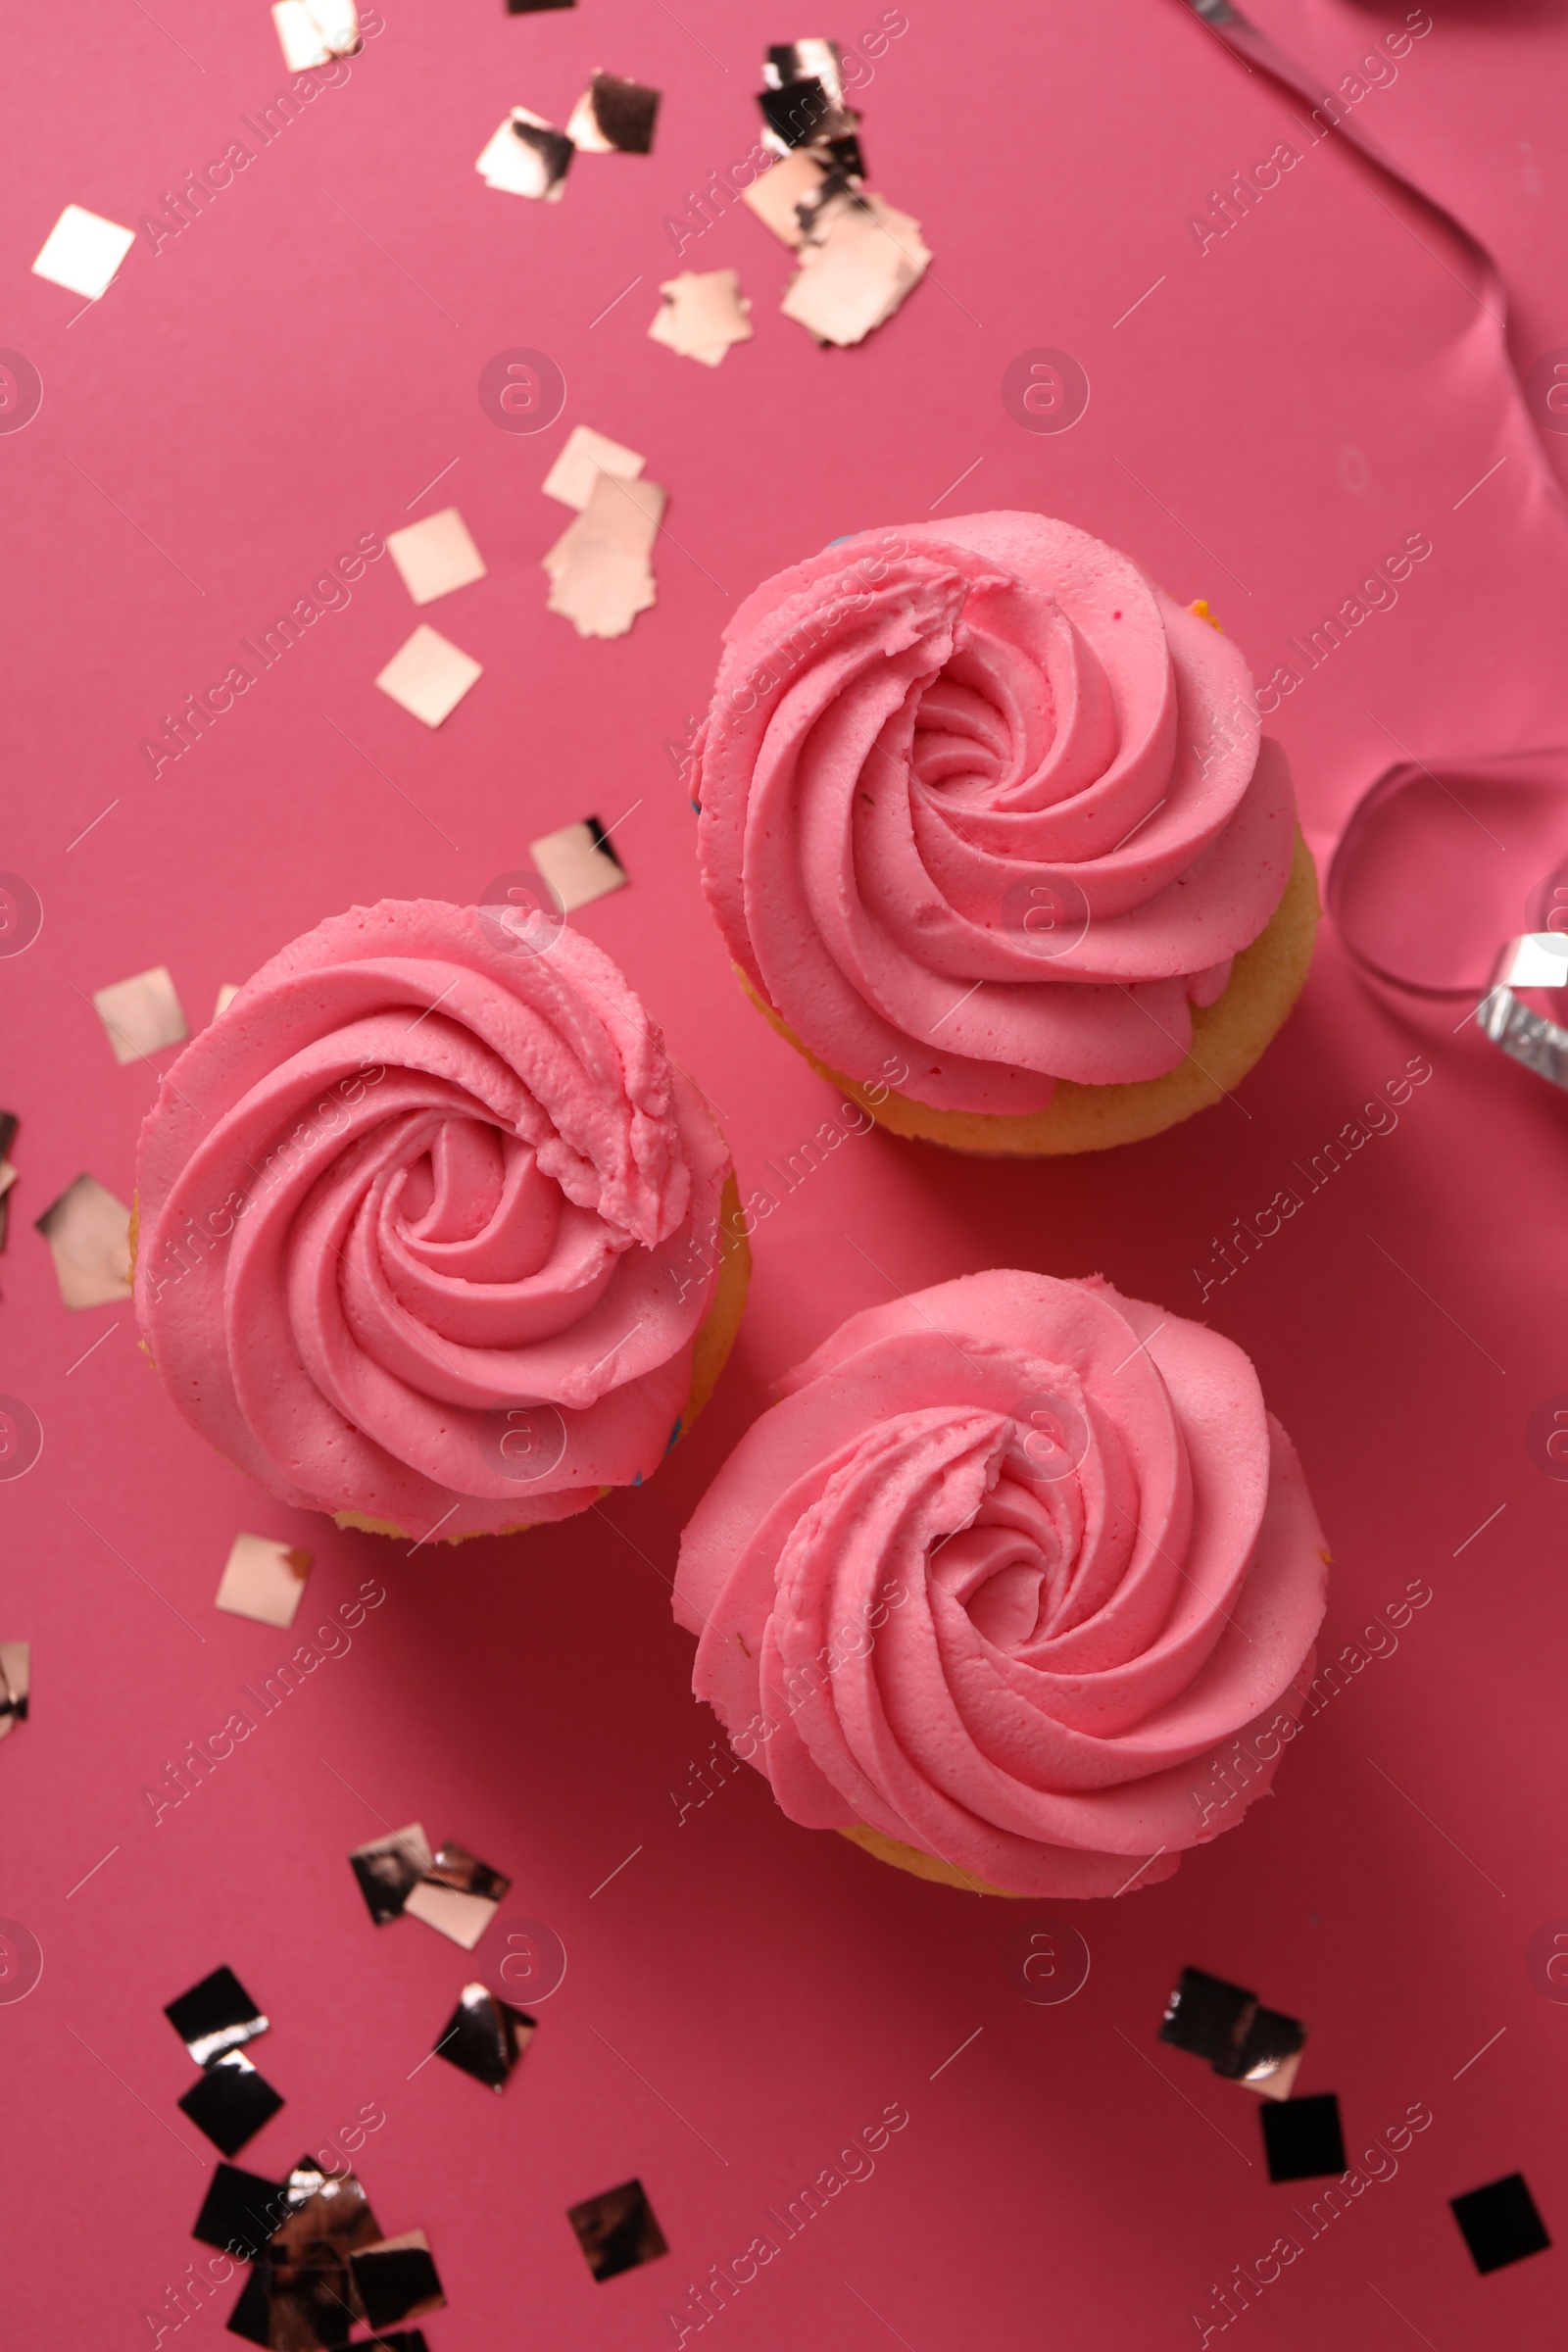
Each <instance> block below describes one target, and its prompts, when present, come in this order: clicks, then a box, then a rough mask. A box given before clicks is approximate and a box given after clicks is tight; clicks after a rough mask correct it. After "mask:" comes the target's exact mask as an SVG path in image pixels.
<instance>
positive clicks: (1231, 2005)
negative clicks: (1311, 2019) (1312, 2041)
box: [1159, 1968, 1306, 2099]
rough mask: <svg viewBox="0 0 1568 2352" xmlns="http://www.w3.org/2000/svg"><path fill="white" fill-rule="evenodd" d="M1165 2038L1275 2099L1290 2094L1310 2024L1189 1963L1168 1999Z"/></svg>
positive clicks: (1163, 2025)
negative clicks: (1269, 2006)
mask: <svg viewBox="0 0 1568 2352" xmlns="http://www.w3.org/2000/svg"><path fill="white" fill-rule="evenodd" d="M1159 2038H1160V2040H1161V2041H1168V2042H1170V2043H1172V2044H1173V2045H1174V2047H1175V2048H1177V2049H1179V2050H1187V2051H1190V2052H1191V2054H1192V2055H1193V2056H1194V2057H1195V2058H1203V2059H1206V2060H1207V2062H1208V2064H1209V2066H1210V2067H1211V2068H1212V2069H1213V2071H1214V2073H1215V2074H1216V2075H1223V2076H1224V2078H1225V2079H1226V2081H1227V2082H1241V2083H1243V2084H1245V2085H1246V2087H1247V2088H1248V2089H1249V2090H1257V2091H1261V2092H1262V2093H1263V2094H1264V2096H1265V2097H1267V2098H1272V2099H1283V2098H1288V2097H1289V2095H1290V2090H1291V2085H1292V2084H1293V2083H1294V2082H1295V2080H1296V2074H1297V2069H1298V2068H1299V2065H1300V2062H1301V2051H1302V2049H1303V2047H1304V2046H1305V2042H1306V2028H1305V2027H1304V2026H1303V2025H1302V2024H1301V2022H1300V2020H1299V2018H1294V2017H1286V2016H1284V2015H1283V2014H1282V2013H1281V2012H1280V2011H1279V2010H1277V2009H1264V2008H1263V2007H1261V2006H1260V2004H1259V2002H1258V1997H1257V1995H1256V1993H1255V1992H1249V1991H1247V1990H1246V1989H1245V1988H1244V1987H1243V1986H1242V1985H1231V1984H1227V1982H1226V1981H1225V1979H1224V1978H1223V1977H1211V1976H1209V1975H1207V1974H1206V1973H1205V1972H1204V1970H1202V1969H1201V1968H1184V1969H1183V1970H1182V1973H1181V1981H1180V1983H1179V1984H1178V1985H1177V1986H1176V1989H1175V1991H1174V1992H1173V1993H1172V1994H1171V1996H1170V1999H1169V2001H1168V2002H1167V2004H1166V2008H1165V2015H1164V2019H1163V2022H1162V2023H1161V2025H1160V2029H1159Z"/></svg>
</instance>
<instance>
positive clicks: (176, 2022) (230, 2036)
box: [164, 1968, 271, 2066]
mask: <svg viewBox="0 0 1568 2352" xmlns="http://www.w3.org/2000/svg"><path fill="white" fill-rule="evenodd" d="M164 2015H165V2016H166V2017H167V2018H168V2020H169V2022H170V2024H171V2025H172V2027H173V2029H174V2032H175V2033H176V2034H178V2035H179V2038H180V2040H181V2041H182V2042H183V2043H184V2044H185V2047H186V2049H187V2050H188V2051H189V2052H190V2054H191V2056H192V2057H193V2058H194V2059H195V2061H196V2064H197V2065H198V2066H211V2065H212V2063H213V2060H214V2059H215V2058H221V2056H222V2054H223V2052H224V2051H225V2050H237V2049H238V2048H239V2047H240V2046H241V2044H242V2043H244V2042H247V2041H254V2040H255V2039H256V2038H257V2036H258V2034H270V2032H271V2021H270V2019H269V2018H266V2017H264V2016H263V2015H262V2013H261V2011H260V2009H259V2008H258V2007H257V2005H256V2003H255V2002H254V2001H253V2000H252V1998H251V1996H250V1994H249V1993H248V1992H247V1991H246V1989H245V1987H244V1985H242V1984H241V1983H240V1981H239V1979H238V1977H236V1976H235V1974H234V1971H233V1970H232V1969H231V1968H215V1969H214V1971H213V1973H212V1975H211V1976H210V1977H203V1979H202V1981H201V1983H200V1984H199V1985H192V1986H191V1988H190V1990H189V1992H182V1993H181V1994H180V1995H179V1998H178V1999H177V2000H173V2001H170V2002H169V2003H168V2004H167V2006H166V2007H165V2010H164Z"/></svg>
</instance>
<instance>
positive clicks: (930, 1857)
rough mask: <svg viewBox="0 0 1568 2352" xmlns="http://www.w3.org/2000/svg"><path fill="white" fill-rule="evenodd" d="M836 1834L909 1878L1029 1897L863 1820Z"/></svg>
mask: <svg viewBox="0 0 1568 2352" xmlns="http://www.w3.org/2000/svg"><path fill="white" fill-rule="evenodd" d="M839 1836H840V1837H841V1838H848V1839H849V1841H850V1843H851V1844H852V1845H858V1846H860V1847H861V1848H862V1849H863V1850H864V1851H865V1852H866V1853H868V1854H874V1855H875V1856H876V1859H877V1860H878V1861H879V1862H888V1863H891V1864H892V1866H893V1868H894V1869H895V1870H907V1872H908V1873H909V1875H910V1877H911V1878H915V1879H934V1880H935V1881H936V1882H937V1884H938V1885H939V1886H942V1887H961V1888H962V1889H963V1891H964V1893H965V1894H1000V1895H1001V1896H1002V1897H1003V1899H1004V1901H1005V1902H1009V1903H1026V1902H1028V1901H1029V1900H1030V1899H1031V1898H1030V1897H1029V1896H1028V1895H1026V1894H1020V1893H1019V1892H1018V1891H1017V1889H1016V1888H1015V1887H988V1886H987V1884H986V1882H985V1880H984V1879H975V1878H971V1877H970V1876H969V1873H968V1872H967V1871H965V1870H960V1869H959V1868H958V1866H957V1864H956V1862H939V1861H938V1860H937V1857H936V1855H935V1854H925V1853H922V1852H921V1851H920V1848H919V1847H918V1846H917V1845H906V1844H905V1842H904V1840H903V1838H889V1837H887V1836H886V1835H885V1834H884V1832H883V1831H881V1830H871V1829H867V1828H866V1825H865V1823H864V1822H863V1821H858V1822H857V1823H856V1825H855V1827H854V1828H853V1829H844V1830H840V1832H839Z"/></svg>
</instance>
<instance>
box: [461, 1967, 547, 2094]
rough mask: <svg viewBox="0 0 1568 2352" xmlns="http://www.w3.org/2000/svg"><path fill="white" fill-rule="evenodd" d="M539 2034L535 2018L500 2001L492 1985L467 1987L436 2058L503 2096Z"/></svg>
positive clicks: (462, 1993) (508, 2002)
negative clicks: (459, 2069)
mask: <svg viewBox="0 0 1568 2352" xmlns="http://www.w3.org/2000/svg"><path fill="white" fill-rule="evenodd" d="M538 2030H539V2029H538V2025H537V2022H536V2021H535V2020H534V2019H533V2018H531V2017H529V2016H527V2015H526V2013H525V2012H524V2011H523V2010H521V2009H514V2008H513V2006H512V2004H511V2002H510V2001H503V2000H499V1999H498V1998H497V1997H496V1995H495V1994H494V1993H493V1992H492V1991H491V1990H490V1988H489V1986H488V1985H477V1984H475V1985H465V1986H464V1987H463V1990H462V1992H461V1993H460V1994H459V1996H458V2005H457V2007H456V2009H454V2010H453V2012H452V2015H451V2016H450V2017H449V2018H448V2019H447V2022H446V2024H445V2026H444V2027H443V2028H442V2030H441V2037H440V2039H439V2040H438V2041H437V2043H436V2045H435V2055H437V2056H439V2057H442V2058H444V2059H445V2060H446V2061H447V2064H448V2065H449V2066H460V2067H462V2069H463V2071H464V2073H465V2074H466V2075H472V2077H473V2079H474V2081H475V2082H484V2083H487V2084H488V2085H489V2087H490V2089H492V2090H493V2091H495V2092H496V2093H497V2094H498V2095H499V2093H500V2092H502V2091H503V2090H505V2089H506V2087H507V2084H508V2082H509V2081H510V2080H511V2077H512V2070H513V2068H514V2067H515V2065H516V2063H517V2061H518V2059H519V2058H520V2057H521V2056H522V2054H523V2052H524V2050H526V2048H527V2047H528V2044H529V2042H530V2041H532V2039H533V2037H534V2035H535V2034H536V2033H537V2032H538Z"/></svg>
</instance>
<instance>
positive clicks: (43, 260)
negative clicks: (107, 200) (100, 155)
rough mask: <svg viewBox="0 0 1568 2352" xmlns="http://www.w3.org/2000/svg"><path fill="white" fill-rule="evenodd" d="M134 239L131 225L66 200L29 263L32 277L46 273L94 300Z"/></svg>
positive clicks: (58, 283)
mask: <svg viewBox="0 0 1568 2352" xmlns="http://www.w3.org/2000/svg"><path fill="white" fill-rule="evenodd" d="M135 242H136V231H135V230H134V229H133V228H122V227H121V225H120V223H119V221H106V220H105V219H104V218H103V216H102V214H101V213H89V212H86V211H85V210H84V209H83V208H82V206H80V205H79V204H68V205H67V207H66V209H65V211H64V212H63V213H62V214H61V216H60V218H59V220H58V221H56V222H55V224H54V226H53V228H52V229H51V230H50V231H49V234H48V236H47V237H46V238H45V239H44V244H43V251H42V252H41V253H40V254H39V256H38V258H37V260H36V261H35V262H34V263H33V265H32V274H33V276H34V277H46V278H48V279H49V281H50V283H51V284H52V285H56V286H64V287H65V288H66V290H67V292H68V293H71V294H79V295H81V296H82V298H83V299H84V300H85V301H87V302H96V301H97V300H98V297H99V295H100V294H106V293H107V292H108V291H109V288H110V287H111V286H112V285H113V283H114V281H115V273H116V271H117V270H119V268H120V265H121V263H122V262H123V260H124V258H125V256H126V254H127V253H128V252H129V251H130V249H131V247H132V246H133V245H134V244H135Z"/></svg>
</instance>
